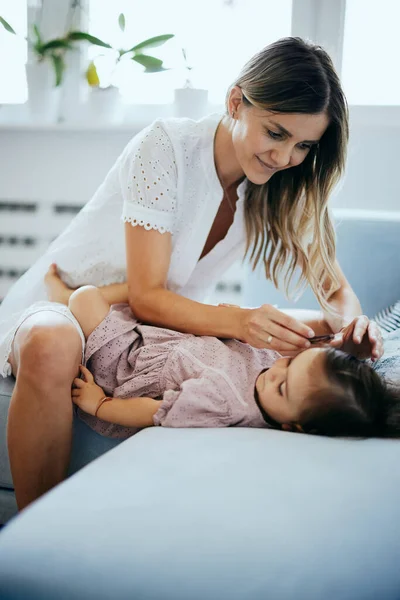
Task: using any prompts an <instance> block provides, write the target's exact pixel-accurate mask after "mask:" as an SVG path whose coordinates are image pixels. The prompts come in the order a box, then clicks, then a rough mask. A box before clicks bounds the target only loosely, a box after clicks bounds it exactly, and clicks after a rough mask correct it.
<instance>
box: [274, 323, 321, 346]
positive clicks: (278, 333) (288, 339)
mask: <svg viewBox="0 0 400 600" xmlns="http://www.w3.org/2000/svg"><path fill="white" fill-rule="evenodd" d="M267 329H268V332H269V334H270V335H272V336H273V337H274V338H277V339H278V340H279V342H281V343H282V345H283V347H284V348H285V350H298V349H299V348H301V349H304V348H309V347H310V346H311V344H310V342H309V341H308V340H306V339H305V338H304V337H302V336H299V335H297V334H296V333H293V331H290V329H286V328H285V327H282V326H281V325H279V324H278V323H275V322H274V321H270V323H269V325H268V326H267ZM265 338H268V335H266V336H265Z"/></svg>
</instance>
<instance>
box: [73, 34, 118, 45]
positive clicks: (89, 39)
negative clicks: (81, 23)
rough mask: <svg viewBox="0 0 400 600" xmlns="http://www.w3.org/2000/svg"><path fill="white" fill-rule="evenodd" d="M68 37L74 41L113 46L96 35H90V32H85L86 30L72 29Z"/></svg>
mask: <svg viewBox="0 0 400 600" xmlns="http://www.w3.org/2000/svg"><path fill="white" fill-rule="evenodd" d="M67 39H68V40H71V41H74V42H80V41H86V42H89V44H93V45H94V46H101V47H102V48H111V46H110V44H106V42H103V41H102V40H100V39H99V38H97V37H95V36H94V35H90V33H85V32H84V31H70V32H69V34H68V35H67Z"/></svg>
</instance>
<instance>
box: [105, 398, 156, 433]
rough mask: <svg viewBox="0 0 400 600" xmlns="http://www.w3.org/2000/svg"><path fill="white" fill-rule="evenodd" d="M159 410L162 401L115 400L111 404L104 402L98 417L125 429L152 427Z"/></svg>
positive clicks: (143, 399)
mask: <svg viewBox="0 0 400 600" xmlns="http://www.w3.org/2000/svg"><path fill="white" fill-rule="evenodd" d="M159 408H160V400H154V398H145V397H144V398H125V399H124V400H121V399H119V398H113V399H112V400H111V402H103V404H102V405H101V406H100V408H99V410H98V412H97V416H98V417H99V419H102V420H103V421H108V422H109V423H116V424H117V425H123V426H124V427H141V428H143V427H152V426H153V425H154V422H153V416H154V415H155V413H156V412H157V410H158V409H159Z"/></svg>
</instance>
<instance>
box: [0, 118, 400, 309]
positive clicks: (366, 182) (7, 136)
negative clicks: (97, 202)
mask: <svg viewBox="0 0 400 600" xmlns="http://www.w3.org/2000/svg"><path fill="white" fill-rule="evenodd" d="M397 114H398V109H397V107H394V109H391V107H384V108H376V109H374V110H372V109H371V107H368V109H366V108H365V107H353V108H352V109H351V117H350V118H351V141H350V146H349V156H348V166H347V171H346V175H345V177H344V179H343V182H342V184H341V185H340V186H339V187H340V189H338V190H337V192H336V193H335V194H334V196H333V198H332V206H333V207H334V208H361V209H366V210H376V209H380V210H385V211H400V202H399V198H400V194H399V182H398V170H399V169H398V164H397V163H398V151H399V146H400V144H399V139H400V122H399V119H398V117H397ZM142 125H143V126H144V125H146V123H144V122H143V123H142ZM139 129H140V125H136V126H117V127H112V126H110V127H102V128H95V127H90V126H88V127H86V128H84V129H82V128H81V126H77V127H75V128H74V127H68V126H60V125H47V126H42V127H40V126H30V127H26V126H6V125H3V126H0V165H1V167H0V169H1V171H0V241H1V240H3V241H2V243H1V242H0V298H1V297H4V295H5V292H6V291H7V289H8V288H9V286H10V285H11V283H12V281H13V280H15V278H16V277H18V276H19V274H20V273H21V271H23V270H25V269H26V268H28V267H29V265H30V264H31V263H32V262H33V261H34V260H35V258H36V257H37V256H40V254H42V252H43V251H44V249H45V248H46V247H47V245H48V244H49V243H50V241H51V240H52V239H53V238H54V237H55V236H56V235H57V234H58V233H59V232H60V231H62V229H63V228H64V227H65V226H66V225H67V224H68V222H69V221H70V219H71V218H72V216H73V213H71V212H55V210H54V205H61V206H63V205H65V206H66V207H67V208H65V209H64V210H66V211H68V210H69V209H68V207H69V206H71V205H72V206H76V207H79V206H82V205H84V204H85V203H86V202H87V201H88V200H89V199H90V197H91V196H92V194H93V193H94V191H95V190H96V188H97V186H98V185H99V184H100V183H101V181H102V180H103V178H104V177H105V175H106V173H107V171H108V170H109V168H110V167H111V165H112V164H113V162H114V160H115V159H116V157H117V156H118V154H119V153H120V152H121V150H122V149H123V147H124V146H125V144H126V143H127V142H128V140H129V139H130V137H131V136H132V135H134V134H135V133H136V132H137V131H138V130H139ZM9 201H11V202H20V203H25V202H31V203H34V204H35V205H36V211H35V212H28V213H25V212H24V211H17V212H16V211H10V210H7V209H4V205H5V203H7V202H9ZM2 207H3V209H1V208H2ZM60 210H62V208H61V209H60ZM15 236H17V237H18V238H20V237H21V236H30V237H34V238H35V242H36V243H35V244H34V245H30V246H25V245H20V244H15V240H14V241H13V243H12V244H10V243H9V242H10V238H13V237H15ZM10 271H11V273H10ZM241 279H242V269H241V268H240V266H239V265H235V266H234V267H233V269H232V270H231V271H230V272H229V273H228V274H227V275H226V279H225V280H224V281H222V282H221V285H220V286H219V287H220V288H222V289H221V290H220V293H219V294H217V295H216V296H215V298H214V299H213V301H215V302H218V301H222V300H225V301H226V302H233V301H236V302H240V293H239V292H238V291H237V284H238V283H240V281H241ZM235 289H236V291H235Z"/></svg>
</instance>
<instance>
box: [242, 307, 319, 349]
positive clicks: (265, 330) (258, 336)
mask: <svg viewBox="0 0 400 600" xmlns="http://www.w3.org/2000/svg"><path fill="white" fill-rule="evenodd" d="M241 329H242V336H241V337H240V339H241V340H242V341H243V342H245V343H247V344H250V345H251V346H253V347H254V348H271V349H272V350H276V352H279V353H280V354H283V355H284V356H290V355H292V356H293V355H296V354H297V353H299V352H301V351H302V350H305V349H306V348H309V347H310V342H309V341H308V338H310V337H314V335H315V333H314V331H313V330H312V329H311V328H310V327H309V326H308V325H305V324H304V323H302V322H301V321H298V320H297V319H294V318H293V317H289V315H287V314H285V313H284V312H282V311H280V310H278V309H277V308H275V307H274V306H272V305H271V304H263V305H262V306H260V307H259V308H251V309H243V317H242V323H241Z"/></svg>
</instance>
